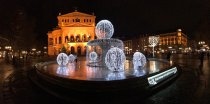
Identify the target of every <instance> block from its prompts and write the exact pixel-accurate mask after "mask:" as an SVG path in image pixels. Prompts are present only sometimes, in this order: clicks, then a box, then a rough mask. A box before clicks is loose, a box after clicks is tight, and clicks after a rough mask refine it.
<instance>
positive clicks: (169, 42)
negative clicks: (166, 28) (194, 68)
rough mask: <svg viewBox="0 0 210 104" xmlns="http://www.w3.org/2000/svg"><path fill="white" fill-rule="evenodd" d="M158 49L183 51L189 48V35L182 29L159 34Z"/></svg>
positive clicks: (161, 50)
mask: <svg viewBox="0 0 210 104" xmlns="http://www.w3.org/2000/svg"><path fill="white" fill-rule="evenodd" d="M158 36H159V45H158V50H159V51H160V52H162V53H164V52H165V51H171V52H173V53H183V52H184V51H185V50H186V48H187V45H188V44H187V41H188V37H187V35H185V34H184V33H182V30H181V29H178V30H177V31H176V32H171V33H164V34H159V35H158Z"/></svg>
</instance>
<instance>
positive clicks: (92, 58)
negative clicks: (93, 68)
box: [89, 51, 98, 61]
mask: <svg viewBox="0 0 210 104" xmlns="http://www.w3.org/2000/svg"><path fill="white" fill-rule="evenodd" d="M89 58H90V60H91V61H96V59H97V58H98V55H97V53H96V52H94V51H93V52H91V53H90V54H89Z"/></svg>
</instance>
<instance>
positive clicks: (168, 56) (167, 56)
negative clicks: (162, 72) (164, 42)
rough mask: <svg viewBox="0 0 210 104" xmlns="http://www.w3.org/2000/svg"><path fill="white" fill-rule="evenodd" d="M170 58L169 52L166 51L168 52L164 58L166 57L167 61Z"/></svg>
mask: <svg viewBox="0 0 210 104" xmlns="http://www.w3.org/2000/svg"><path fill="white" fill-rule="evenodd" d="M170 58H171V52H170V51H168V53H167V55H166V59H167V60H168V61H170Z"/></svg>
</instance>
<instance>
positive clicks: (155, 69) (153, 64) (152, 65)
mask: <svg viewBox="0 0 210 104" xmlns="http://www.w3.org/2000/svg"><path fill="white" fill-rule="evenodd" d="M158 71H159V67H157V61H149V73H155V72H158Z"/></svg>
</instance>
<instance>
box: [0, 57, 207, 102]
mask: <svg viewBox="0 0 210 104" xmlns="http://www.w3.org/2000/svg"><path fill="white" fill-rule="evenodd" d="M173 56H174V57H173V60H174V61H175V62H176V63H178V64H179V65H180V66H181V67H182V73H181V75H180V76H179V77H178V78H177V80H175V81H174V82H173V83H171V84H170V85H169V86H166V87H164V88H162V89H161V90H160V91H158V92H156V93H154V94H152V95H151V96H150V97H149V98H147V99H141V98H138V97H136V100H131V101H130V103H134V104H210V60H208V59H205V60H204V63H203V65H200V61H199V60H198V58H197V56H196V57H194V56H189V55H173ZM28 66H30V65H29V64H26V65H23V66H21V67H14V66H13V65H11V64H7V63H5V62H4V61H3V60H0V104H43V103H46V104H48V103H51V104H65V103H66V104H69V102H64V101H61V100H60V99H57V98H55V97H54V96H51V95H49V94H47V93H45V92H44V91H42V89H39V88H38V87H37V86H35V85H34V84H33V83H32V82H31V81H30V79H29V78H28V74H27V72H28V71H29V70H31V68H28ZM96 99H97V98H96ZM115 103H116V104H117V102H115ZM70 104H72V103H70Z"/></svg>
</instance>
